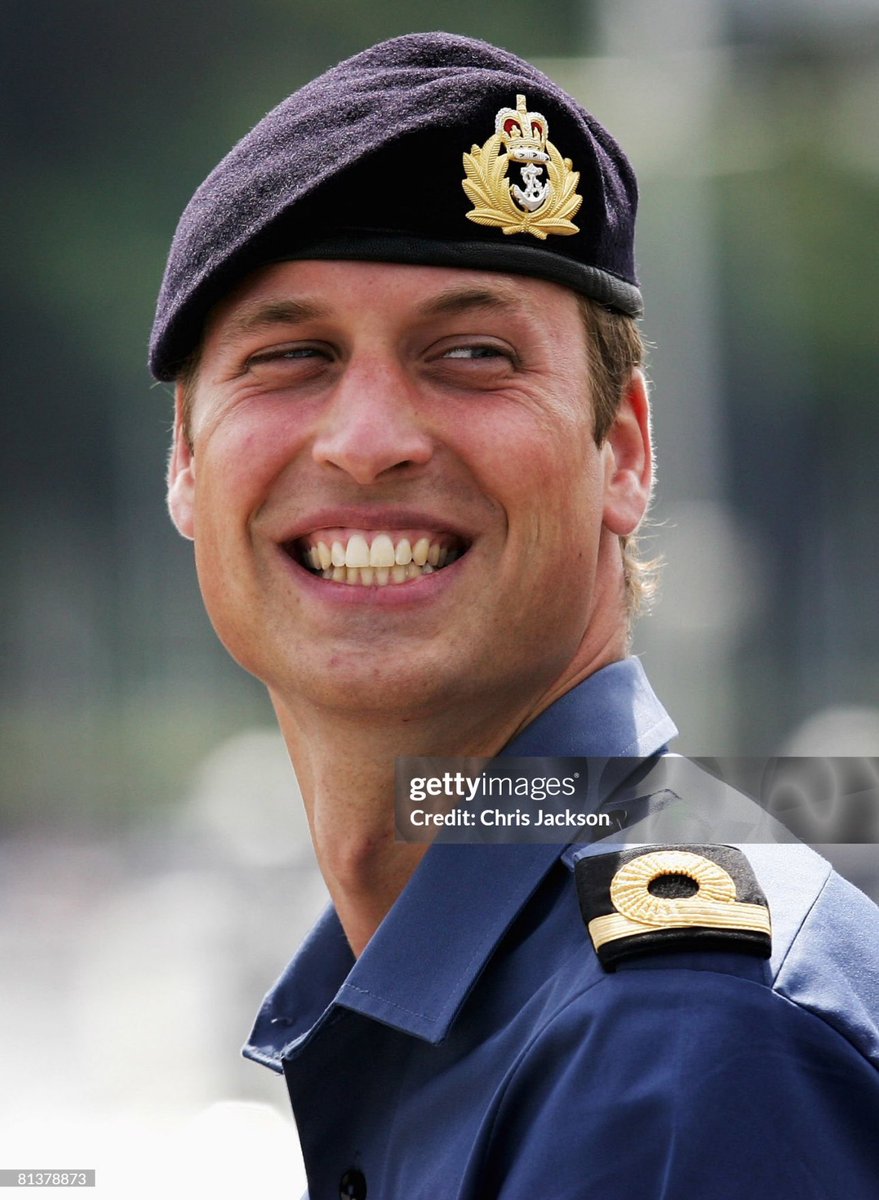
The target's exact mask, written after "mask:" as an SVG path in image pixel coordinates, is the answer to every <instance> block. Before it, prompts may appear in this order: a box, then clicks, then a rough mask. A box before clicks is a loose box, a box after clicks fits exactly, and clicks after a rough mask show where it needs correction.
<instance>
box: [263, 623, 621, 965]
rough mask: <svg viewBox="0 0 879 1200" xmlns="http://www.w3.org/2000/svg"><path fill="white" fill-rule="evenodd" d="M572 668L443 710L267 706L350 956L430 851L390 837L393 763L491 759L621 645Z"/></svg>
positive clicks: (280, 702) (278, 700) (279, 700)
mask: <svg viewBox="0 0 879 1200" xmlns="http://www.w3.org/2000/svg"><path fill="white" fill-rule="evenodd" d="M603 651H604V652H603V653H602V654H601V655H600V656H596V657H592V658H590V659H589V660H588V661H587V662H586V663H585V664H583V665H581V666H579V667H577V666H576V665H575V664H572V665H571V668H570V669H569V670H568V671H567V672H565V675H564V677H563V678H560V679H557V680H555V681H553V682H552V684H551V685H550V686H549V687H546V688H544V689H542V690H541V692H540V693H539V694H538V695H536V696H535V695H534V694H530V695H524V694H523V695H522V696H519V697H515V698H514V697H511V695H510V694H509V693H507V694H506V695H504V696H503V697H501V698H500V699H499V700H497V701H496V702H494V703H492V702H487V703H486V704H484V705H481V706H478V705H474V704H472V703H466V704H464V703H461V704H456V705H450V706H449V707H448V709H447V710H446V711H444V712H441V713H438V712H437V711H436V710H433V711H431V712H430V713H423V714H418V713H412V712H411V711H410V712H401V711H398V712H388V711H384V712H381V713H376V714H375V716H374V717H372V718H370V717H369V716H367V715H365V714H364V712H363V711H362V710H356V711H352V712H344V711H341V712H340V711H334V712H328V711H326V710H324V709H317V708H315V707H313V706H311V705H308V704H300V703H296V702H295V701H294V702H293V703H288V702H287V701H285V699H284V698H283V697H281V696H280V695H278V694H277V693H275V692H272V702H273V704H274V706H275V711H276V713H277V716H278V722H279V724H280V727H281V732H282V734H283V735H284V740H285V741H286V743H287V748H288V751H289V753H290V758H291V760H292V762H293V764H294V767H295V770H296V775H297V779H298V780H299V785H300V788H301V790H302V796H303V800H304V802H305V809H306V813H307V816H308V822H309V826H310V829H311V836H312V839H313V842H314V847H315V853H316V855H317V860H318V864H319V866H320V869H321V873H322V875H323V877H324V879H325V881H326V884H327V888H328V890H329V892H330V896H331V897H332V900H333V903H334V905H335V908H336V912H337V914H338V916H339V920H340V922H341V924H342V927H343V929H344V930H345V934H346V936H347V938H348V941H349V943H350V945H351V948H352V950H353V952H354V954H355V955H360V954H361V953H362V951H363V950H364V949H365V947H366V944H367V943H368V942H369V940H370V938H371V937H372V935H373V934H374V933H375V931H376V929H377V928H378V926H379V925H380V924H381V922H382V921H383V920H384V918H385V916H386V915H387V913H388V912H389V911H390V909H391V907H392V906H393V904H394V903H395V901H396V900H397V897H398V896H399V895H400V893H401V892H402V891H403V889H404V887H405V886H406V884H407V883H408V881H409V879H410V878H411V876H412V874H413V873H414V871H415V869H416V867H417V866H418V864H419V863H420V861H421V859H422V858H423V857H424V854H425V852H426V850H427V849H428V846H427V845H426V844H420V843H419V844H413V843H408V842H403V841H398V840H397V839H396V827H395V819H394V786H395V777H394V776H395V762H396V759H397V758H401V757H440V756H443V757H448V756H455V755H461V756H478V757H486V758H488V757H491V756H492V755H495V754H497V753H499V752H500V751H501V750H502V749H503V747H504V746H506V745H507V744H508V743H509V742H510V741H511V740H512V738H514V737H515V736H516V735H517V734H518V733H519V732H520V731H521V730H522V729H523V728H525V727H526V726H527V725H528V724H530V722H531V721H533V720H534V718H535V717H536V716H538V715H539V713H541V712H543V711H544V710H545V709H546V708H548V707H549V706H550V704H552V703H553V702H554V701H555V700H557V699H558V698H559V697H560V696H561V695H563V694H564V693H565V692H568V691H570V690H571V689H572V688H573V687H575V686H576V685H577V684H578V683H580V682H582V680H583V679H585V678H586V677H587V676H588V675H591V674H593V673H594V672H595V671H597V670H599V669H600V668H601V667H603V666H606V665H607V664H608V663H609V662H613V661H615V660H617V659H619V658H621V657H623V654H624V643H619V644H617V645H614V646H610V645H607V646H605V647H604V648H603Z"/></svg>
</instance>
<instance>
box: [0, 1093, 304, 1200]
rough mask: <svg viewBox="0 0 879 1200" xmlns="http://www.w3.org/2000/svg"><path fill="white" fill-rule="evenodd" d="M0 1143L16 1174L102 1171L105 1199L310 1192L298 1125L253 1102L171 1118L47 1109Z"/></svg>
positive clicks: (98, 1174)
mask: <svg viewBox="0 0 879 1200" xmlns="http://www.w3.org/2000/svg"><path fill="white" fill-rule="evenodd" d="M2 1145H3V1165H4V1166H8V1167H9V1168H10V1169H28V1168H30V1169H52V1170H55V1169H58V1170H94V1171H95V1191H94V1193H93V1194H94V1195H96V1196H100V1197H101V1200H155V1198H156V1197H159V1196H160V1197H162V1200H191V1197H193V1196H210V1197H211V1200H240V1198H241V1197H242V1196H266V1197H268V1196H291V1197H298V1196H300V1195H301V1194H302V1192H303V1191H304V1190H305V1186H306V1180H305V1169H304V1167H303V1164H302V1155H301V1153H300V1150H299V1146H298V1142H297V1138H296V1133H295V1130H294V1127H293V1122H292V1121H291V1120H289V1119H285V1118H284V1117H282V1116H281V1114H280V1113H279V1112H277V1110H275V1109H274V1108H272V1107H271V1106H269V1105H266V1104H256V1103H251V1102H245V1101H223V1102H221V1103H218V1104H212V1105H211V1106H210V1107H209V1108H206V1109H203V1110H201V1111H192V1110H191V1111H189V1112H177V1113H175V1114H174V1115H173V1116H171V1117H168V1116H166V1117H164V1118H157V1117H156V1115H155V1114H153V1115H152V1116H151V1117H148V1116H145V1115H141V1114H134V1113H126V1114H124V1115H121V1116H120V1115H118V1114H116V1113H113V1114H111V1113H107V1112H94V1113H88V1112H86V1113H84V1112H82V1111H71V1110H65V1109H58V1108H52V1107H51V1106H47V1108H46V1110H45V1111H44V1112H42V1113H41V1114H40V1115H39V1117H31V1118H26V1119H21V1120H17V1121H14V1122H11V1123H9V1124H7V1125H6V1127H5V1128H4V1130H3V1143H2ZM50 1190H51V1191H52V1194H53V1195H54V1193H55V1190H56V1189H54V1188H53V1189H50Z"/></svg>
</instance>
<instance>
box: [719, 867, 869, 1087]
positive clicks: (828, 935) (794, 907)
mask: <svg viewBox="0 0 879 1200" xmlns="http://www.w3.org/2000/svg"><path fill="white" fill-rule="evenodd" d="M742 850H743V851H744V852H745V853H746V854H747V856H748V859H749V861H750V862H751V864H752V866H753V868H754V873H755V875H756V876H757V878H758V879H759V880H760V883H761V887H762V888H763V890H764V892H765V894H766V898H767V900H768V903H769V909H770V912H771V913H772V930H773V933H772V957H771V959H770V968H771V978H772V988H773V990H774V991H776V992H777V993H778V994H779V995H780V996H783V997H784V998H785V999H787V1000H789V1001H790V1002H791V1003H792V1004H794V1005H796V1006H798V1007H800V1008H802V1009H804V1010H806V1011H808V1012H810V1013H812V1014H813V1015H815V1016H816V1017H818V1018H820V1019H821V1020H823V1021H826V1022H827V1024H828V1025H830V1026H831V1027H832V1028H833V1029H835V1030H836V1031H837V1032H838V1033H839V1034H841V1035H842V1036H843V1037H845V1038H846V1039H847V1040H848V1041H850V1042H851V1044H852V1045H853V1046H854V1047H855V1049H857V1050H858V1052H859V1053H861V1054H863V1055H864V1056H865V1057H866V1058H868V1059H869V1060H870V1061H871V1062H872V1063H873V1064H874V1065H875V1066H876V1067H877V1068H879V908H877V907H876V905H875V904H874V903H873V902H872V901H871V900H869V899H868V898H867V897H866V896H865V895H864V894H863V893H862V892H860V891H859V890H858V889H857V888H856V887H854V886H853V885H852V884H850V883H849V882H847V881H846V880H845V879H842V878H841V877H840V876H839V875H838V874H837V872H836V871H834V870H833V868H832V867H831V866H830V864H829V863H828V862H827V861H826V860H825V859H823V858H821V857H820V855H818V854H816V853H815V852H814V851H813V850H811V849H810V848H809V847H808V846H804V845H786V846H781V845H775V846H773V845H757V846H743V847H742Z"/></svg>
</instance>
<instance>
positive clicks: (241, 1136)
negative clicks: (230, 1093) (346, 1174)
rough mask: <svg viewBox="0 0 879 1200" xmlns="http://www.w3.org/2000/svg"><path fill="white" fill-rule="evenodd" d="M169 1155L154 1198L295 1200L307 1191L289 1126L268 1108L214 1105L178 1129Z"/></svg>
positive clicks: (234, 1103)
mask: <svg viewBox="0 0 879 1200" xmlns="http://www.w3.org/2000/svg"><path fill="white" fill-rule="evenodd" d="M169 1150H170V1151H171V1154H170V1158H169V1162H168V1163H167V1164H166V1170H165V1171H164V1172H163V1179H162V1181H161V1182H162V1190H161V1191H157V1192H155V1193H154V1194H155V1195H164V1196H172V1197H178V1196H179V1197H180V1198H181V1200H183V1197H187V1198H188V1197H191V1196H210V1197H211V1200H240V1198H241V1197H242V1196H291V1197H298V1196H300V1195H301V1194H302V1193H303V1192H304V1191H305V1187H306V1177H305V1167H304V1165H303V1162H302V1154H301V1152H300V1150H299V1145H298V1141H297V1138H296V1134H295V1130H294V1126H293V1121H292V1119H290V1118H288V1119H284V1118H283V1117H282V1116H281V1115H280V1113H279V1112H277V1111H276V1110H275V1109H273V1108H270V1107H269V1106H268V1105H267V1104H255V1103H252V1102H249V1101H243V1100H226V1101H220V1102H219V1103H217V1104H212V1105H211V1106H210V1107H209V1108H206V1109H204V1110H203V1111H202V1112H200V1113H198V1114H197V1115H196V1116H195V1117H193V1118H192V1119H191V1120H190V1121H188V1122H187V1123H186V1124H185V1125H184V1126H182V1127H181V1128H180V1129H178V1131H177V1133H176V1135H175V1137H174V1139H173V1141H172V1143H171V1144H170V1145H169ZM167 1167H170V1168H171V1174H169V1173H168V1170H167ZM169 1184H172V1186H171V1187H170V1189H169V1190H165V1189H166V1188H167V1187H168V1185H169Z"/></svg>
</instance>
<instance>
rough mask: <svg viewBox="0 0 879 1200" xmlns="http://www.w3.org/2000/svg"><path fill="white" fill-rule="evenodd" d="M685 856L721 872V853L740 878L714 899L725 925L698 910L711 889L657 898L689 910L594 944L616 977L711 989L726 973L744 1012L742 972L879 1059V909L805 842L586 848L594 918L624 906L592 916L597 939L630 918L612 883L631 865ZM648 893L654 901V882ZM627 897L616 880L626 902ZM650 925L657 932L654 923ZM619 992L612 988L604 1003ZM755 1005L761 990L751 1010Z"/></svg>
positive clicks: (585, 894) (581, 867)
mask: <svg viewBox="0 0 879 1200" xmlns="http://www.w3.org/2000/svg"><path fill="white" fill-rule="evenodd" d="M590 849H591V850H593V851H594V850H595V849H596V847H592V848H590ZM657 850H659V854H658V855H657V853H656V851H657ZM681 856H683V859H687V858H691V859H693V860H694V861H697V862H698V860H699V859H700V858H703V857H704V859H705V865H706V866H708V867H711V868H712V869H713V868H714V865H715V864H714V862H712V861H711V860H716V861H717V863H720V864H721V865H722V867H725V868H726V869H727V871H728V872H729V873H730V874H731V875H732V876H734V882H735V888H736V893H735V896H734V899H735V902H734V903H732V904H715V905H714V908H715V909H716V910H717V911H718V912H719V913H720V916H719V918H717V924H716V925H715V924H713V917H712V914H711V912H710V908H711V902H710V901H709V903H708V904H707V905H703V907H705V908H707V909H708V910H709V911H708V913H707V915H706V914H704V913H701V912H700V910H699V909H698V907H697V901H699V899H700V898H701V897H703V896H705V895H708V891H707V888H703V889H701V890H700V891H699V893H698V894H697V895H696V896H694V897H692V898H688V899H686V900H671V901H662V900H659V901H658V904H659V905H661V904H665V905H666V906H667V908H668V909H669V910H672V909H673V908H674V906H675V905H677V906H678V908H677V910H676V911H674V912H672V913H671V916H670V917H669V920H668V924H667V925H665V926H663V925H662V923H661V915H660V917H659V919H658V920H657V921H656V922H655V923H654V928H656V929H657V932H655V933H654V932H642V933H641V935H640V936H638V926H637V924H636V923H633V924H632V926H631V933H633V934H634V935H635V936H631V934H630V936H628V937H625V936H624V937H621V938H620V939H619V941H618V942H616V943H614V942H611V943H610V946H600V945H599V946H598V947H594V952H595V953H597V954H600V955H601V956H602V958H603V959H604V957H605V955H606V953H607V951H608V950H610V951H611V954H610V970H611V971H612V972H613V973H614V974H621V973H622V972H627V973H628V972H631V973H635V978H634V980H633V981H632V982H629V983H626V984H624V985H623V986H624V987H634V988H635V989H638V990H641V991H652V990H655V989H658V988H660V987H661V986H664V985H661V984H660V976H659V975H658V974H657V972H663V973H664V974H663V975H662V978H666V975H667V974H668V973H670V975H669V976H668V977H669V978H671V979H674V977H675V976H674V973H675V972H683V973H684V974H682V975H680V976H679V978H678V983H677V986H679V987H680V989H681V990H682V991H693V990H694V991H695V992H696V993H697V994H698V993H701V992H702V991H704V990H705V989H706V988H711V989H714V990H716V987H717V984H716V983H712V982H711V981H710V979H709V977H711V976H715V975H720V976H722V977H723V978H724V980H726V981H728V982H726V983H725V984H724V987H725V989H726V992H727V993H728V995H727V998H726V1001H725V1005H726V1007H727V1008H732V1009H734V1008H735V1006H736V1003H737V1002H738V1001H736V1000H735V999H734V997H739V998H740V999H741V1002H742V1003H743V1004H745V997H746V996H751V989H749V988H747V987H740V986H738V985H736V984H735V983H733V982H731V981H734V980H739V981H741V982H742V983H748V984H750V985H753V986H756V987H757V988H759V989H762V991H763V992H764V993H766V994H765V995H764V996H763V997H762V1001H764V1002H765V1001H768V1000H769V999H770V997H774V998H776V999H782V1000H784V1001H785V1004H786V1005H787V1006H790V1007H792V1008H794V1009H800V1010H802V1011H803V1012H805V1013H808V1014H810V1015H811V1016H812V1017H814V1018H817V1019H818V1020H820V1021H823V1022H825V1023H826V1024H827V1026H828V1027H829V1028H830V1029H832V1030H833V1031H834V1032H835V1033H836V1034H838V1035H839V1036H841V1037H842V1038H844V1039H846V1040H847V1041H848V1042H849V1043H850V1044H851V1046H852V1048H853V1049H854V1050H855V1051H856V1052H857V1053H858V1054H860V1055H862V1056H863V1057H864V1058H866V1059H867V1060H869V1061H870V1062H872V1063H873V1064H874V1066H877V1067H879V909H877V907H876V905H875V904H873V903H872V901H870V900H869V899H867V897H866V896H864V895H863V894H862V893H861V892H859V891H858V890H857V888H855V887H853V886H852V885H851V884H849V883H847V882H846V881H845V880H843V879H842V878H840V876H839V875H838V874H837V873H836V872H835V871H834V870H833V869H832V868H831V866H830V864H829V863H827V862H826V861H825V860H824V859H823V858H821V857H820V856H819V855H818V854H816V853H815V852H814V851H813V850H811V849H810V848H809V847H807V846H805V845H802V844H799V843H789V844H783V845H742V846H738V847H719V846H707V847H706V846H687V845H683V846H677V847H675V846H667V845H666V846H664V847H658V848H653V847H649V846H647V847H643V846H642V847H637V848H629V849H626V850H624V851H623V852H619V851H616V852H610V853H605V854H602V853H590V854H588V855H585V856H584V857H583V858H581V859H580V861H579V862H577V863H576V864H574V866H575V871H576V882H577V889H578V892H579V895H580V902H581V906H582V908H583V917H584V920H587V917H588V916H589V915H591V913H593V912H596V911H597V912H608V911H609V912H612V913H613V916H612V917H610V918H608V917H601V918H599V920H598V921H592V922H588V921H587V924H588V926H589V929H590V933H591V934H593V942H594V941H595V940H596V939H595V936H594V935H595V932H596V931H595V926H596V925H599V926H600V925H601V922H602V921H607V920H610V921H611V922H613V921H619V920H620V918H619V916H618V915H617V912H616V909H615V906H614V900H612V899H611V898H610V888H611V884H614V885H616V884H617V883H618V881H619V880H621V879H622V878H623V876H624V875H626V873H627V872H628V874H630V875H631V874H633V871H632V867H639V866H640V865H641V864H642V863H644V864H653V863H654V862H657V861H658V860H659V859H667V860H668V861H669V862H670V863H671V862H673V860H674V859H675V858H676V857H681ZM623 867H625V870H623ZM642 874H643V872H642ZM710 882H711V881H710V879H709V880H708V883H709V884H710ZM643 892H644V896H645V898H647V899H652V897H650V896H648V893H647V888H646V885H645V886H644V888H643ZM619 895H620V892H619V888H617V892H616V893H615V896H616V897H617V902H619ZM596 896H597V899H596ZM602 896H604V897H605V902H604V905H603V906H602ZM584 900H588V904H587V903H584ZM743 901H744V903H742V902H743ZM755 901H757V902H758V903H756V904H755V903H754V902H755ZM654 903H657V902H656V901H654ZM589 905H591V908H590V907H589ZM688 905H693V906H694V909H695V911H696V916H695V917H692V916H690V914H689V913H688V912H687V911H686V910H687V907H688ZM761 906H762V911H761ZM736 910H740V911H741V914H742V915H741V916H739V913H738V912H737V911H736ZM751 914H756V915H757V916H756V918H755V917H754V916H752V915H751ZM764 914H765V916H764ZM761 919H764V920H765V927H763V926H761ZM642 928H643V929H644V930H645V931H646V930H647V928H648V927H647V926H643V927H642ZM761 929H762V930H763V931H762V932H755V931H756V930H761ZM611 932H612V933H613V932H616V933H617V934H619V932H620V931H619V930H616V931H614V930H611ZM622 932H623V933H627V932H629V931H626V930H625V929H624V930H623V931H622ZM587 944H588V943H587ZM627 945H630V946H632V947H633V953H632V954H631V956H630V957H629V958H626V957H625V956H624V957H623V961H622V962H619V963H617V962H616V961H615V959H614V951H613V947H614V946H620V947H622V948H625V947H626V946H627ZM727 950H728V951H729V952H724V951H727ZM605 965H607V963H605ZM606 973H607V972H606ZM615 990H616V989H615V988H611V989H602V990H601V991H600V992H599V993H597V994H596V997H595V1000H596V1001H597V1000H599V997H604V996H609V995H610V993H611V992H614V991H615ZM753 1003H754V1000H753V998H752V999H751V1000H749V1001H748V1002H747V1004H746V1007H747V1006H748V1005H751V1004H753ZM780 1011H785V1007H784V1006H782V1009H781V1010H780Z"/></svg>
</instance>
